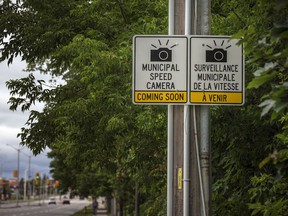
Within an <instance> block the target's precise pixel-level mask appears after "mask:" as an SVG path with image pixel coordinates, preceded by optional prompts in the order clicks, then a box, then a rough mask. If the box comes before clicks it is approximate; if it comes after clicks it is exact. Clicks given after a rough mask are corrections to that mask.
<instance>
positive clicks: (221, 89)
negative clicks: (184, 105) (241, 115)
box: [190, 36, 244, 105]
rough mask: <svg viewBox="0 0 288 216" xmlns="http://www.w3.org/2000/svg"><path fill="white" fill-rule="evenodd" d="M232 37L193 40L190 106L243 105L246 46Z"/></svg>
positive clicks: (191, 44) (191, 43)
mask: <svg viewBox="0 0 288 216" xmlns="http://www.w3.org/2000/svg"><path fill="white" fill-rule="evenodd" d="M238 42H239V40H238V39H232V38H231V37H229V36H192V37H191V38H190V52H191V56H190V104H199V105H205V104H207V105H209V104H211V105H213V104H214V105H243V104H244V57H243V45H239V44H238Z"/></svg>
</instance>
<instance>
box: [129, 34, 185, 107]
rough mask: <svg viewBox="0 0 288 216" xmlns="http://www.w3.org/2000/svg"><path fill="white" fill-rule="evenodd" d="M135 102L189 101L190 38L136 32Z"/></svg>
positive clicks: (134, 53) (134, 50)
mask: <svg viewBox="0 0 288 216" xmlns="http://www.w3.org/2000/svg"><path fill="white" fill-rule="evenodd" d="M132 97H133V103H135V104H185V103H187V102H188V38H187V37H185V36H159V35H155V36H154V35H136V36H134V38H133V96H132Z"/></svg>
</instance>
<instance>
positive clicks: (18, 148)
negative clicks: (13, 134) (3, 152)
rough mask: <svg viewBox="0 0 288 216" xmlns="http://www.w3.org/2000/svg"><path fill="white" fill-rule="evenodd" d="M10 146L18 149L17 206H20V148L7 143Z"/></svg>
mask: <svg viewBox="0 0 288 216" xmlns="http://www.w3.org/2000/svg"><path fill="white" fill-rule="evenodd" d="M7 145H8V146H10V147H12V148H13V149H15V150H16V151H17V154H18V160H17V177H16V184H17V193H16V207H18V206H19V168H20V151H21V149H20V148H15V147H14V146H12V145H10V144H7Z"/></svg>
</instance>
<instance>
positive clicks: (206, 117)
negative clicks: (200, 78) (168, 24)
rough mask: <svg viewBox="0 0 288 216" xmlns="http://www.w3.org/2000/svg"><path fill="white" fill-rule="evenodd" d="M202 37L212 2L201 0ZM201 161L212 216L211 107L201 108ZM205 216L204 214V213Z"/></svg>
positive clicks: (205, 33)
mask: <svg viewBox="0 0 288 216" xmlns="http://www.w3.org/2000/svg"><path fill="white" fill-rule="evenodd" d="M200 1H201V3H200V4H201V8H200V22H201V27H200V31H201V35H209V34H210V22H211V0H200ZM200 160H201V171H202V178H203V188H204V199H205V207H206V209H205V211H206V215H207V216H209V215H211V174H210V173H211V168H210V167H211V143H210V107H209V106H201V108H200ZM202 215H203V213H202Z"/></svg>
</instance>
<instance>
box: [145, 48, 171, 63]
mask: <svg viewBox="0 0 288 216" xmlns="http://www.w3.org/2000/svg"><path fill="white" fill-rule="evenodd" d="M150 60H151V61H152V62H154V61H160V62H171V61H172V50H170V49H168V48H159V49H157V50H151V55H150Z"/></svg>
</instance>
